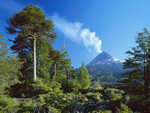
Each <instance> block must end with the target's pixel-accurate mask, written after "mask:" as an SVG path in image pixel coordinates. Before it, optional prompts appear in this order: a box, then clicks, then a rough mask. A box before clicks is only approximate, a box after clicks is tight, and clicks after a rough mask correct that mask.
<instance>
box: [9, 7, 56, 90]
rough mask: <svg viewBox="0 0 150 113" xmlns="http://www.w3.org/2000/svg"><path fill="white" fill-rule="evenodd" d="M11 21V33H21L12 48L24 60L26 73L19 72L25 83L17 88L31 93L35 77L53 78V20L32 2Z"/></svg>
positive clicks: (24, 71) (20, 78)
mask: <svg viewBox="0 0 150 113" xmlns="http://www.w3.org/2000/svg"><path fill="white" fill-rule="evenodd" d="M7 23H8V27H7V28H6V29H7V31H8V33H9V34H16V35H17V36H16V37H15V40H11V39H10V40H11V41H13V43H14V44H13V46H12V47H11V49H12V50H13V51H14V52H15V53H17V54H18V56H19V58H20V59H21V61H22V62H23V67H22V68H21V69H20V71H21V73H22V75H20V76H19V80H20V81H21V83H20V84H18V85H17V86H14V88H20V89H22V90H23V91H21V92H24V93H28V92H29V91H31V89H32V86H30V84H32V83H33V78H34V81H36V77H43V78H45V77H48V78H50V75H49V74H50V68H51V64H52V60H51V58H50V57H49V51H50V50H51V48H52V47H51V43H52V42H53V41H54V40H55V39H56V34H55V33H54V25H53V21H52V20H51V19H47V17H46V15H45V14H44V12H43V11H42V10H41V9H40V8H38V7H37V6H34V5H28V6H27V7H25V8H24V9H23V10H22V11H19V12H17V13H15V14H14V15H13V16H12V17H10V18H9V19H8V21H7ZM35 53H36V54H35ZM35 57H36V59H35ZM36 65H37V69H36ZM33 70H34V71H33ZM36 71H37V74H36ZM33 75H34V77H33ZM36 75H37V76H36ZM48 78H45V80H48ZM18 92H19V91H18Z"/></svg>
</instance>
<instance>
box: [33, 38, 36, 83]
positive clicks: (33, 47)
mask: <svg viewBox="0 0 150 113" xmlns="http://www.w3.org/2000/svg"><path fill="white" fill-rule="evenodd" d="M33 45H34V47H33V49H34V78H33V79H34V82H36V37H34V44H33Z"/></svg>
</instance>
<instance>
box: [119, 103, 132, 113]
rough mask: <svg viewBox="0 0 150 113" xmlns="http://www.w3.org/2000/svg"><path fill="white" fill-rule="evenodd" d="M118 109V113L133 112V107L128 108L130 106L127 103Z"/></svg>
mask: <svg viewBox="0 0 150 113" xmlns="http://www.w3.org/2000/svg"><path fill="white" fill-rule="evenodd" d="M117 111H118V113H133V112H132V111H131V109H130V108H128V106H126V105H125V104H123V105H122V106H121V109H118V108H117Z"/></svg>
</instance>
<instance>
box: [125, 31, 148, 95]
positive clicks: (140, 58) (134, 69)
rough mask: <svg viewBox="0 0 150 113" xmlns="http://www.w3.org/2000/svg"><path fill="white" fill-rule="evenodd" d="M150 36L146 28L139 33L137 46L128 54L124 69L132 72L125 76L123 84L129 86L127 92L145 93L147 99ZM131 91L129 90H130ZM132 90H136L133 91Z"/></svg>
mask: <svg viewBox="0 0 150 113" xmlns="http://www.w3.org/2000/svg"><path fill="white" fill-rule="evenodd" d="M149 36H150V34H149V31H148V30H147V29H146V28H144V32H142V33H139V34H138V36H137V38H136V43H137V46H136V47H133V48H132V50H131V51H127V52H126V53H127V54H129V55H130V57H129V58H128V59H126V61H125V62H124V68H129V69H130V70H129V71H127V72H126V73H125V74H124V80H122V82H123V83H124V84H125V85H127V87H128V88H127V89H126V90H127V91H128V92H130V93H135V92H136V93H139V92H143V90H142V89H144V93H145V97H147V94H148V92H149V89H148V87H149V85H150V84H149V80H150V57H149V56H150V38H149ZM128 89H129V90H128ZM132 89H135V90H134V91H132Z"/></svg>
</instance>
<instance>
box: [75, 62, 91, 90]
mask: <svg viewBox="0 0 150 113" xmlns="http://www.w3.org/2000/svg"><path fill="white" fill-rule="evenodd" d="M85 66H86V65H85V62H84V61H83V62H82V66H81V67H80V68H79V70H78V72H77V78H78V82H79V84H80V88H79V89H83V90H84V89H88V87H89V85H90V79H89V73H88V70H87V68H86V67H85Z"/></svg>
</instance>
